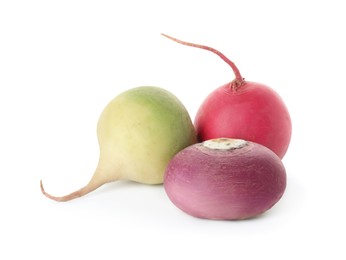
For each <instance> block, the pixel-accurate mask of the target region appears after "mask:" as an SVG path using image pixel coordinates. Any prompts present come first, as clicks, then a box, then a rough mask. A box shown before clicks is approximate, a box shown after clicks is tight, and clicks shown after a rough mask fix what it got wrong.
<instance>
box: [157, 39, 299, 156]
mask: <svg viewBox="0 0 346 260" xmlns="http://www.w3.org/2000/svg"><path fill="white" fill-rule="evenodd" d="M162 35H163V36H165V37H167V38H168V39H170V40H173V41H175V42H177V43H180V44H183V45H187V46H190V47H195V48H200V49H203V50H207V51H210V52H212V53H214V54H216V55H218V56H219V57H220V58H221V59H222V60H223V61H225V62H226V63H227V64H228V65H229V66H230V67H231V68H232V70H233V72H234V75H235V78H234V79H233V80H232V81H231V82H229V83H227V84H225V85H224V86H222V87H220V88H217V89H216V90H214V91H213V92H211V93H210V94H209V95H208V97H207V98H206V100H205V101H204V102H203V103H202V105H201V106H200V108H199V110H198V111H197V114H196V117H195V120H194V124H195V127H196V131H197V136H198V140H199V141H200V142H203V141H205V140H208V139H211V138H221V137H228V138H241V139H246V140H249V141H253V142H256V143H259V144H262V145H264V146H266V147H268V148H269V149H271V150H272V151H274V152H275V153H276V154H277V155H278V156H279V157H280V158H281V159H282V158H283V157H284V156H285V154H286V152H287V150H288V146H289V144H290V141H291V134H292V122H291V118H290V114H289V112H288V109H287V107H286V105H285V104H284V102H283V100H282V99H281V97H280V96H279V95H278V94H277V93H276V92H275V91H274V90H273V89H271V88H270V87H267V86H266V85H264V84H261V83H257V82H251V81H246V80H245V79H244V78H243V77H242V75H241V73H240V71H239V69H238V68H237V66H236V65H235V64H234V63H233V62H232V61H231V60H230V59H228V58H227V57H226V56H225V55H224V54H223V53H221V52H220V51H218V50H216V49H214V48H212V47H209V46H205V45H201V44H196V43H190V42H186V41H182V40H179V39H177V38H174V37H171V36H169V35H166V34H162ZM259 91H261V92H262V93H261V92H259ZM251 103H252V104H251Z"/></svg>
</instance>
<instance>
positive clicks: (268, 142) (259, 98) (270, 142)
mask: <svg viewBox="0 0 346 260" xmlns="http://www.w3.org/2000/svg"><path fill="white" fill-rule="evenodd" d="M229 84H230V83H228V84H225V85H224V86H221V87H219V88H217V89H216V90H214V91H213V92H212V93H210V94H209V95H208V96H207V98H206V99H205V100H204V101H203V103H202V104H201V106H200V107H199V109H198V111H197V113H196V117H195V120H194V123H195V127H196V131H197V136H198V140H199V141H201V142H202V141H205V140H209V139H214V138H219V137H228V138H239V139H245V140H249V141H252V142H256V143H259V144H262V145H264V146H266V147H268V148H269V149H271V150H272V151H273V152H275V153H276V154H277V155H278V156H279V157H280V158H281V159H282V158H283V157H284V155H285V154H286V152H287V150H288V147H289V143H290V140H291V133H292V123H291V118H290V114H289V112H288V110H287V107H286V106H285V105H284V103H283V101H282V99H281V97H280V96H279V95H278V94H277V93H276V92H275V91H274V90H273V89H271V88H269V87H268V86H266V85H264V84H260V83H256V82H250V81H244V83H243V85H242V86H241V87H240V88H239V89H238V90H237V91H234V90H232V88H230V87H229Z"/></svg>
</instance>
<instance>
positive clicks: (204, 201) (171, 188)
mask: <svg viewBox="0 0 346 260" xmlns="http://www.w3.org/2000/svg"><path fill="white" fill-rule="evenodd" d="M164 187H165V191H166V193H167V195H168V197H169V198H170V200H171V201H172V202H173V204H175V205H176V206H177V207H178V208H180V209H181V210H183V211H184V212H186V213H188V214H189V215H191V216H194V217H198V218H206V219H224V220H237V219H247V218H251V217H254V216H257V215H259V214H261V213H263V212H265V211H267V210H268V209H270V208H271V207H272V206H273V205H274V204H276V203H277V202H278V201H279V200H280V198H281V197H282V195H283V193H284V191H285V188H286V172H285V168H284V166H283V164H282V162H281V160H280V159H279V158H278V157H277V156H276V155H275V153H273V152H272V151H271V150H270V149H268V148H266V147H264V146H262V145H259V144H256V143H252V142H247V145H246V146H244V147H241V148H238V149H232V150H227V151H224V150H213V149H210V148H207V147H204V146H203V145H202V144H201V143H199V144H195V145H192V146H189V147H188V148H185V149H184V150H182V151H181V152H179V153H178V154H177V155H176V156H175V157H174V158H173V159H172V160H171V162H170V163H169V165H168V167H167V170H166V173H165V178H164Z"/></svg>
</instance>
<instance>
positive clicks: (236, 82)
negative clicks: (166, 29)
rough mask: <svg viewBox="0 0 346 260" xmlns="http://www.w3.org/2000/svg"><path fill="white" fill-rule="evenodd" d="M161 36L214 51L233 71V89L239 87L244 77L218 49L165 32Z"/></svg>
mask: <svg viewBox="0 0 346 260" xmlns="http://www.w3.org/2000/svg"><path fill="white" fill-rule="evenodd" d="M161 35H162V36H165V37H166V38H168V39H170V40H172V41H175V42H177V43H180V44H183V45H187V46H191V47H195V48H200V49H203V50H207V51H211V52H213V53H215V54H216V55H218V56H219V57H220V58H221V59H222V60H223V61H225V62H226V63H227V64H228V65H229V66H231V68H232V70H233V72H234V75H235V79H234V80H233V81H232V82H231V85H232V88H233V89H235V90H236V89H237V88H239V87H240V86H241V85H242V83H243V81H244V79H243V77H242V76H241V74H240V71H239V69H238V68H237V66H236V65H235V64H234V63H233V62H232V61H231V60H230V59H228V58H227V57H226V56H225V55H224V54H223V53H221V52H220V51H218V50H216V49H214V48H212V47H209V46H205V45H201V44H196V43H191V42H186V41H182V40H179V39H177V38H174V37H172V36H169V35H167V34H164V33H161Z"/></svg>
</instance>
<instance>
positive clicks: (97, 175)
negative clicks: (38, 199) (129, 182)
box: [40, 170, 113, 202]
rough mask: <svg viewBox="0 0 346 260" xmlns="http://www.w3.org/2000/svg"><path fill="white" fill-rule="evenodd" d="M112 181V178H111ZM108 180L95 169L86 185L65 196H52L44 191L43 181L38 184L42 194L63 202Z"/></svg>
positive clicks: (84, 193) (82, 194)
mask: <svg viewBox="0 0 346 260" xmlns="http://www.w3.org/2000/svg"><path fill="white" fill-rule="evenodd" d="M111 181H113V180H111ZM108 182H110V180H108V179H105V178H102V176H101V174H100V172H99V171H98V170H96V172H95V174H94V175H93V177H92V178H91V180H90V181H89V183H88V184H87V185H85V186H84V187H82V188H80V189H79V190H76V191H74V192H72V193H70V194H67V195H65V196H61V197H59V196H53V195H51V194H49V193H48V192H46V191H45V189H44V187H43V183H42V180H41V181H40V186H41V191H42V193H43V195H45V196H46V197H47V198H49V199H52V200H55V201H59V202H65V201H69V200H73V199H76V198H79V197H82V196H84V195H86V194H88V193H90V192H92V191H94V190H96V189H97V188H99V187H101V186H102V185H103V184H106V183H108Z"/></svg>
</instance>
